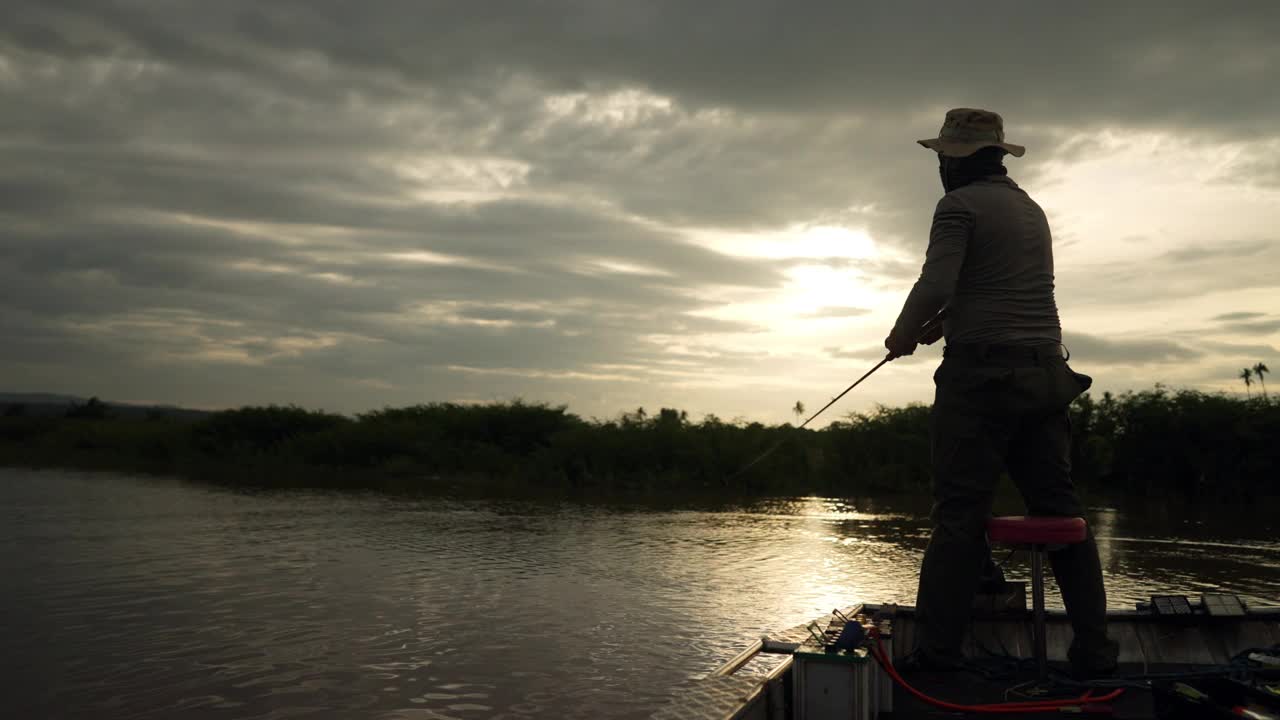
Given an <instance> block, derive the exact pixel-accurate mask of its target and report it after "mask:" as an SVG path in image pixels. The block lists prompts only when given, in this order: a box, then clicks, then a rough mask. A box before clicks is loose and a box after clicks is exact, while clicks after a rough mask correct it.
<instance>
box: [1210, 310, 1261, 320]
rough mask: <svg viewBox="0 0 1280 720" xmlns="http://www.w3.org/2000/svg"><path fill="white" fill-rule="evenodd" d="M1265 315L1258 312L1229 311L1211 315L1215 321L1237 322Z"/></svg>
mask: <svg viewBox="0 0 1280 720" xmlns="http://www.w3.org/2000/svg"><path fill="white" fill-rule="evenodd" d="M1261 317H1266V313H1260V312H1229V313H1223V314H1221V315H1215V316H1214V317H1213V319H1214V321H1215V322H1237V321H1240V320H1254V319H1256V318H1261Z"/></svg>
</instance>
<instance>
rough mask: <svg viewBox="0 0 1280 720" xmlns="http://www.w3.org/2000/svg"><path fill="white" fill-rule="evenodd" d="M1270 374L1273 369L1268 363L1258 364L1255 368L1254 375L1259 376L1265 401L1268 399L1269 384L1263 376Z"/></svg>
mask: <svg viewBox="0 0 1280 720" xmlns="http://www.w3.org/2000/svg"><path fill="white" fill-rule="evenodd" d="M1269 372H1271V368H1269V367H1267V365H1266V363H1258V364H1257V365H1254V366H1253V374H1254V375H1257V376H1258V382H1259V383H1262V397H1263V399H1264V400H1265V399H1266V397H1267V382H1266V381H1265V380H1263V379H1262V376H1263V375H1264V374H1266V373H1269Z"/></svg>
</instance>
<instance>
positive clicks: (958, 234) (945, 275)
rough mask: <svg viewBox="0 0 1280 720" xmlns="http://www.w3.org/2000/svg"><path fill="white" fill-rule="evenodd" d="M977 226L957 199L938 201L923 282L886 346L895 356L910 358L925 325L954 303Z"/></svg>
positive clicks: (913, 292) (949, 197) (913, 291)
mask: <svg viewBox="0 0 1280 720" xmlns="http://www.w3.org/2000/svg"><path fill="white" fill-rule="evenodd" d="M973 222H974V218H973V213H972V212H970V211H969V210H968V209H967V208H966V207H965V206H964V204H963V203H962V202H960V200H959V199H957V198H956V197H955V196H954V195H946V196H944V197H943V198H942V199H941V200H939V201H938V207H937V209H936V210H934V213H933V226H932V227H931V228H930V230H929V249H928V250H927V251H926V252H925V261H924V267H923V268H921V270H920V278H919V279H918V280H916V284H915V286H914V287H912V288H911V293H910V294H909V295H907V301H906V302H905V303H904V304H903V306H902V312H901V313H900V314H899V315H898V321H897V322H896V323H894V326H893V331H892V332H890V333H889V339H886V340H885V345H886V346H887V347H889V349H890V350H891V351H893V352H894V353H895V354H898V355H910V354H911V353H912V352H914V351H915V344H916V339H917V337H918V336H919V335H920V333H921V331H922V330H923V326H924V324H925V323H926V322H928V321H929V320H931V319H933V317H934V316H935V315H937V314H938V311H939V310H941V309H942V308H943V307H945V306H946V304H947V303H949V302H951V296H952V295H954V294H955V290H956V281H957V280H958V279H959V277H960V267H961V266H962V265H964V254H965V250H966V248H967V247H968V245H969V237H970V236H971V235H972V233H973ZM908 346H909V347H908Z"/></svg>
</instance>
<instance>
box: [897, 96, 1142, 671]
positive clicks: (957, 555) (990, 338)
mask: <svg viewBox="0 0 1280 720" xmlns="http://www.w3.org/2000/svg"><path fill="white" fill-rule="evenodd" d="M919 142H920V144H921V145H923V146H925V147H926V148H929V149H931V150H934V151H936V152H937V153H938V161H939V168H938V169H939V174H940V176H941V178H942V186H943V188H944V189H945V190H946V195H945V196H944V197H943V198H942V200H940V201H939V202H938V206H937V210H936V211H935V213H934V216H933V226H932V229H931V230H930V233H929V249H928V251H927V254H926V258H925V263H924V268H923V270H922V271H921V274H920V279H919V280H918V281H916V284H915V287H913V288H912V290H911V294H910V295H909V296H908V297H907V300H906V303H905V305H904V306H903V308H902V313H901V315H900V316H899V317H898V320H897V323H896V324H895V326H894V328H893V331H892V332H890V334H889V337H888V338H886V339H885V346H886V347H887V348H888V349H889V350H890V352H891V353H892V354H893V355H896V356H901V355H910V354H911V353H912V352H914V351H915V347H916V343H917V339H919V341H920V342H925V343H933V342H935V341H936V340H937V339H938V337H940V336H941V335H943V334H945V337H946V348H945V350H944V352H943V361H942V364H941V365H940V366H939V367H938V370H937V372H936V373H935V374H934V382H935V384H936V386H937V389H936V397H935V400H934V405H933V417H932V430H931V442H932V466H933V476H934V485H933V488H934V504H933V512H932V516H931V517H932V520H933V524H934V527H933V535H932V537H931V538H930V540H929V546H928V549H927V550H926V551H925V556H924V561H923V563H922V565H921V568H920V587H919V591H918V595H917V599H916V605H917V610H918V617H919V622H920V636H919V644H918V653H917V656H916V657H917V660H918V662H919V663H920V664H921V665H923V666H925V667H951V666H954V665H955V664H957V663H958V662H959V661H960V646H961V641H962V638H963V635H964V630H965V626H966V624H967V623H968V622H969V617H970V612H971V607H972V605H973V597H974V595H975V593H976V592H977V588H978V583H979V575H980V572H981V570H982V568H983V566H984V564H987V563H989V562H990V549H989V547H988V545H987V541H986V521H987V519H988V517H989V516H990V515H991V506H992V502H993V499H994V495H995V490H996V483H997V481H998V478H999V475H1000V471H1001V470H1002V469H1007V470H1008V472H1009V475H1010V477H1011V478H1012V479H1013V481H1014V482H1015V483H1016V484H1017V486H1018V489H1019V491H1020V492H1021V494H1022V497H1023V500H1024V501H1025V502H1026V505H1027V511H1028V513H1029V514H1031V515H1044V516H1070V517H1083V516H1084V507H1083V506H1082V505H1081V503H1080V499H1079V497H1078V496H1077V494H1076V490H1075V486H1074V485H1073V484H1072V482H1071V427H1070V423H1069V420H1068V416H1067V406H1068V404H1070V402H1071V401H1072V400H1073V399H1074V398H1075V397H1076V396H1078V395H1079V394H1080V393H1082V392H1084V391H1085V390H1087V389H1088V388H1089V385H1090V383H1091V382H1092V381H1091V379H1090V378H1089V377H1088V376H1086V375H1080V374H1078V373H1075V372H1073V371H1072V370H1071V369H1070V368H1069V367H1068V366H1067V362H1066V359H1065V358H1064V357H1063V354H1062V345H1061V342H1062V333H1061V327H1060V325H1059V321H1058V309H1057V305H1056V303H1055V301H1054V295H1053V247H1052V238H1051V235H1050V232H1049V224H1048V221H1047V220H1046V219H1045V215H1044V212H1043V211H1042V210H1041V209H1040V206H1039V205H1037V204H1036V203H1035V202H1034V201H1033V200H1032V199H1031V198H1030V197H1029V196H1028V195H1027V193H1026V192H1024V191H1023V190H1022V189H1021V188H1019V187H1018V185H1017V184H1015V183H1014V182H1013V181H1012V180H1011V179H1009V178H1008V177H1007V171H1006V170H1005V167H1004V164H1003V157H1004V155H1005V154H1012V155H1014V156H1015V157H1021V156H1022V154H1023V153H1024V152H1025V148H1023V147H1022V146H1019V145H1013V144H1011V143H1006V142H1004V127H1003V121H1002V120H1001V118H1000V116H999V115H997V114H996V113H993V112H988V111H985V110H972V109H964V108H962V109H957V110H952V111H950V112H948V113H947V117H946V121H945V122H944V123H943V126H942V130H941V132H940V133H939V136H938V137H937V138H932V139H929V140H921V141H919ZM944 308H945V317H944V320H943V323H942V327H941V328H940V329H939V330H938V331H937V332H931V333H930V336H929V337H924V338H919V334H920V332H921V328H922V326H924V324H925V323H926V322H927V321H929V320H930V319H931V318H933V317H934V316H935V314H937V313H938V312H939V311H942V310H943V309H944ZM1049 557H1050V562H1051V564H1052V566H1053V572H1054V576H1055V577H1056V578H1057V581H1058V585H1059V587H1060V588H1061V591H1062V599H1063V603H1064V604H1065V605H1066V607H1067V612H1068V614H1069V615H1070V616H1071V624H1072V628H1073V629H1074V632H1075V638H1074V640H1073V642H1072V644H1071V648H1070V651H1069V657H1070V659H1071V663H1072V666H1073V669H1074V670H1075V671H1076V672H1078V673H1080V674H1082V675H1096V674H1103V673H1106V672H1108V671H1110V670H1112V669H1114V667H1115V664H1116V656H1117V649H1118V648H1117V646H1116V644H1115V643H1114V642H1112V641H1111V640H1110V639H1109V638H1108V637H1107V629H1106V608H1107V600H1106V592H1105V590H1104V588H1103V584H1102V567H1101V564H1100V562H1099V560H1098V549H1097V545H1096V543H1095V542H1094V539H1093V534H1092V531H1090V533H1089V537H1088V539H1087V541H1086V542H1084V543H1080V544H1076V545H1070V546H1067V547H1066V548H1064V549H1062V550H1057V551H1054V552H1051V553H1049Z"/></svg>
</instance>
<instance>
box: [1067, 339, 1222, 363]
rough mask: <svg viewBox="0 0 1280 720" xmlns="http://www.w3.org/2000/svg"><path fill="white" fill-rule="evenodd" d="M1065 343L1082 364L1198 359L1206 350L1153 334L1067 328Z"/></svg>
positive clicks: (1174, 361) (1074, 357)
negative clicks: (1108, 333)
mask: <svg viewBox="0 0 1280 720" xmlns="http://www.w3.org/2000/svg"><path fill="white" fill-rule="evenodd" d="M1062 344H1063V345H1065V346H1066V347H1067V348H1068V349H1069V350H1070V351H1071V360H1072V362H1077V363H1080V364H1082V365H1084V364H1088V363H1103V364H1108V365H1156V364H1162V363H1181V362H1188V361H1192V360H1195V359H1196V358H1199V357H1201V356H1202V355H1203V354H1204V353H1203V352H1202V351H1200V350H1196V349H1194V348H1191V347H1187V346H1186V345H1182V344H1180V343H1177V342H1173V341H1169V340H1162V339H1154V338H1134V339H1127V338H1112V337H1099V336H1096V335H1086V334H1083V333H1072V332H1064V333H1063V335H1062Z"/></svg>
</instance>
